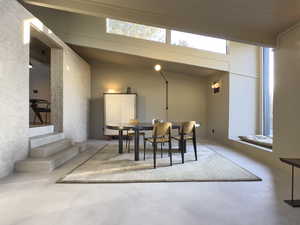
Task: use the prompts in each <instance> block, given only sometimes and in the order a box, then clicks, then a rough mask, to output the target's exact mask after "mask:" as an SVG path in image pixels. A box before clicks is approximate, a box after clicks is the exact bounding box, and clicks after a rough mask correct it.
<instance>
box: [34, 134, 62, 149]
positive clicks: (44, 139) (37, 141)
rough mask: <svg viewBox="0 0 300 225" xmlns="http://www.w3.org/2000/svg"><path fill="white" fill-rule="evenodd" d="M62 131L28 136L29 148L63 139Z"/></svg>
mask: <svg viewBox="0 0 300 225" xmlns="http://www.w3.org/2000/svg"><path fill="white" fill-rule="evenodd" d="M64 137H65V135H64V133H53V134H46V135H40V136H36V137H33V138H30V148H31V149H33V148H37V147H40V146H43V145H47V144H50V143H52V142H56V141H60V140H62V139H64Z"/></svg>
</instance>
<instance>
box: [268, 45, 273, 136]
mask: <svg viewBox="0 0 300 225" xmlns="http://www.w3.org/2000/svg"><path fill="white" fill-rule="evenodd" d="M269 54H270V55H269V72H270V74H269V76H270V77H269V98H270V102H269V104H270V106H269V107H270V116H269V117H270V118H269V120H270V136H273V96H274V51H273V49H269Z"/></svg>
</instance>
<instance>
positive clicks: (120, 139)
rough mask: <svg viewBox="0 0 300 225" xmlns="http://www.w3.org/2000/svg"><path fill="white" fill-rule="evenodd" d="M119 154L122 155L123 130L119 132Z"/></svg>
mask: <svg viewBox="0 0 300 225" xmlns="http://www.w3.org/2000/svg"><path fill="white" fill-rule="evenodd" d="M119 153H120V154H122V153H123V130H122V129H120V130H119Z"/></svg>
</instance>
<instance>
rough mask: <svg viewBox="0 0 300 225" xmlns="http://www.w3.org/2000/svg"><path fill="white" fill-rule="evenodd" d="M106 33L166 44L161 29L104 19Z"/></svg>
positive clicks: (163, 30)
mask: <svg viewBox="0 0 300 225" xmlns="http://www.w3.org/2000/svg"><path fill="white" fill-rule="evenodd" d="M106 32H107V33H112V34H119V35H125V36H128V37H134V38H141V39H146V40H150V41H158V42H162V43H165V42H166V30H165V29H163V28H158V27H152V26H146V25H141V24H136V23H129V22H125V21H120V20H114V19H109V18H107V19H106Z"/></svg>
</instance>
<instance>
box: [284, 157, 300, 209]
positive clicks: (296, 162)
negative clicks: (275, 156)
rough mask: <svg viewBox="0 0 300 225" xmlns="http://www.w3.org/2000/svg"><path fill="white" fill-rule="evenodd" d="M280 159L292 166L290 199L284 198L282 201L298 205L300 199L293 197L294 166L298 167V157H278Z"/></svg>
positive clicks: (294, 205) (299, 205)
mask: <svg viewBox="0 0 300 225" xmlns="http://www.w3.org/2000/svg"><path fill="white" fill-rule="evenodd" d="M280 161H281V162H284V163H286V164H289V165H291V166H292V191H291V200H284V202H286V203H287V204H289V205H290V206H292V207H300V200H295V199H294V167H298V168H300V159H290V158H280Z"/></svg>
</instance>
